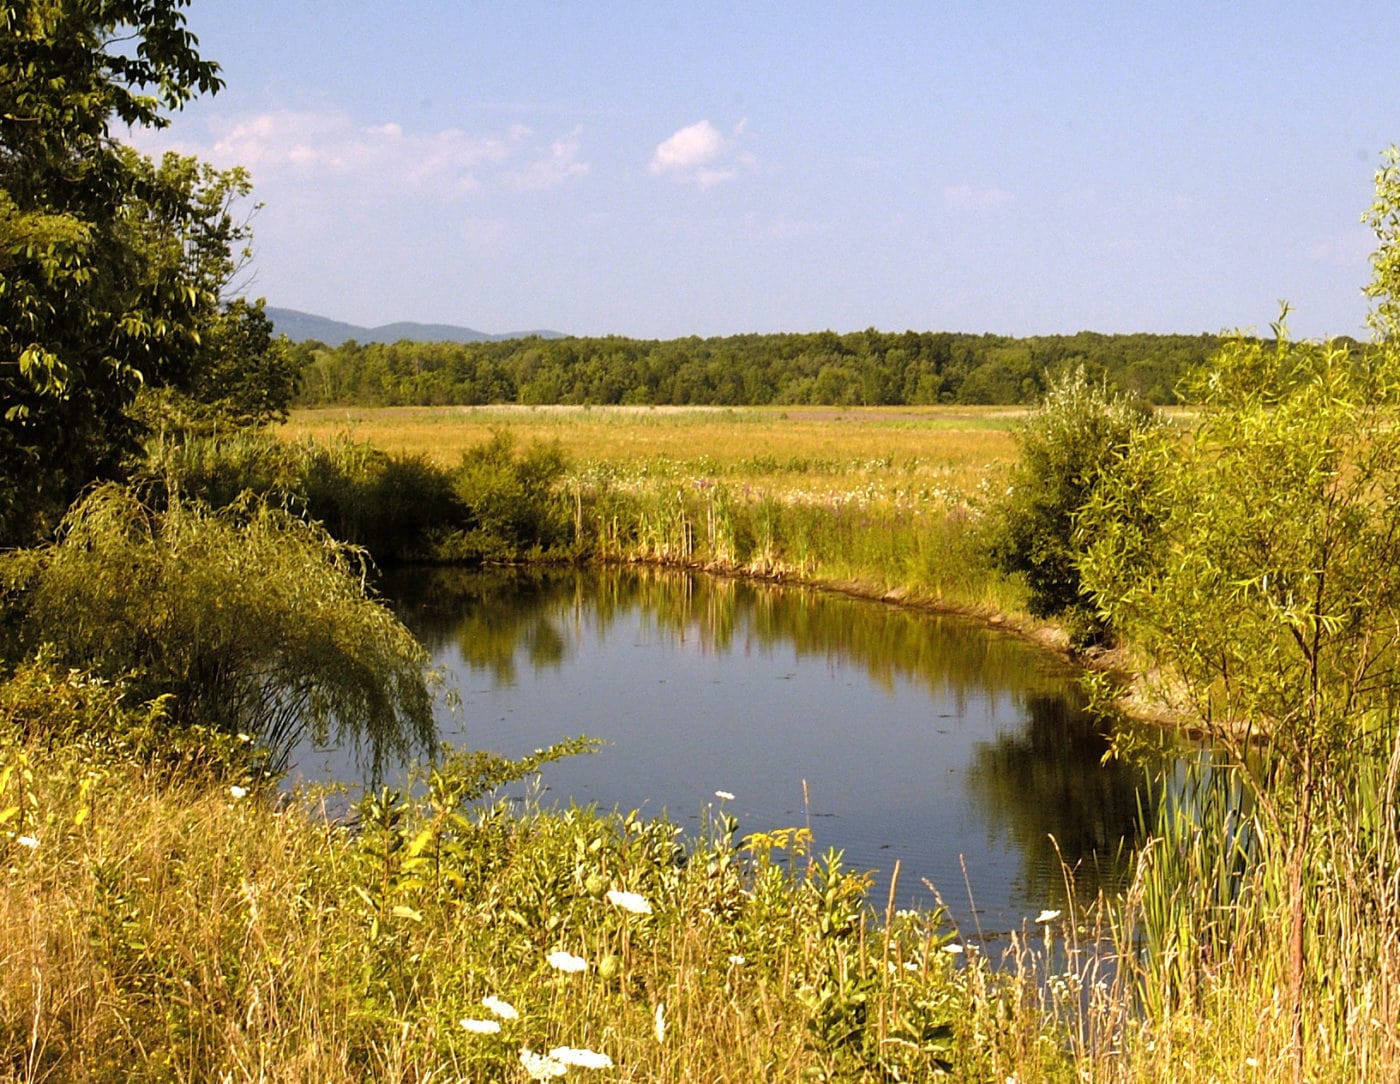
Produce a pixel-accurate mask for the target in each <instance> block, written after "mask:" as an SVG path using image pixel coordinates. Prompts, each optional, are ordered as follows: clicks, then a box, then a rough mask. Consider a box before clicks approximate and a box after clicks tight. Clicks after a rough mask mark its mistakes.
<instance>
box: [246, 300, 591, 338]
mask: <svg viewBox="0 0 1400 1084" xmlns="http://www.w3.org/2000/svg"><path fill="white" fill-rule="evenodd" d="M266 312H267V316H268V319H270V320H271V321H272V326H273V329H274V331H275V332H276V333H277V334H278V335H285V336H287V338H289V339H291V340H292V341H293V342H302V341H304V340H306V339H315V340H316V341H317V342H323V343H325V344H326V345H327V346H339V345H340V344H341V343H343V342H345V341H347V340H349V339H354V340H355V341H356V342H360V343H396V342H398V341H399V340H401V339H409V340H411V341H413V342H422V343H480V342H500V341H502V340H505V339H524V338H528V337H529V336H531V335H538V336H539V337H540V338H542V339H562V338H563V337H564V336H563V335H562V334H561V333H560V332H558V331H508V332H506V333H505V334H504V335H488V334H487V333H486V332H484V331H477V330H475V329H474V328H469V327H457V326H455V325H453V324H414V323H408V322H402V321H401V322H399V323H396V324H381V325H380V326H379V327H360V326H358V325H356V324H347V323H345V322H343V321H341V320H329V319H327V318H326V317H324V316H315V315H313V314H312V313H309V312H298V311H297V310H296V309H275V308H273V307H272V306H271V305H269V306H268V307H267V309H266Z"/></svg>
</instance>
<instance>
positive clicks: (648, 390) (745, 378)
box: [289, 328, 1224, 407]
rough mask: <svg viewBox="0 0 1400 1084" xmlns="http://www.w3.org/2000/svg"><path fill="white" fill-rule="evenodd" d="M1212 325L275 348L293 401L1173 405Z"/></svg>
mask: <svg viewBox="0 0 1400 1084" xmlns="http://www.w3.org/2000/svg"><path fill="white" fill-rule="evenodd" d="M1222 341H1224V340H1223V338H1222V336H1219V335H1208V334H1201V335H1158V334H1119V335H1109V334H1101V333H1097V332H1091V331H1081V332H1079V333H1078V334H1075V335H1041V336H1032V337H1029V338H1014V337H1011V336H1006V335H992V334H986V335H973V334H967V333H959V332H946V331H941V332H931V331H923V332H921V331H903V332H882V331H877V330H875V329H874V328H869V329H867V330H865V331H857V332H852V333H848V334H837V333H836V332H832V331H820V332H812V333H802V334H797V333H792V334H762V335H760V334H751V335H732V336H726V337H717V338H699V337H695V336H692V337H689V338H682V339H668V340H643V339H631V338H624V337H620V336H606V337H593V338H585V337H568V338H559V339H545V338H539V337H529V338H523V339H511V340H506V341H503V342H479V343H446V342H437V343H426V342H410V341H406V340H405V341H401V342H397V343H392V344H386V343H357V342H355V341H353V340H352V341H350V342H346V343H343V344H342V345H340V346H337V347H329V346H326V345H325V344H324V343H320V342H316V341H314V340H311V341H306V342H302V343H297V344H295V345H293V346H291V347H290V348H289V350H290V355H291V358H292V361H293V363H294V365H295V367H296V368H297V370H298V372H299V373H300V378H301V387H300V392H299V394H298V398H297V403H298V405H301V406H308V407H310V406H330V405H359V406H445V405H457V404H460V405H480V404H487V403H521V404H526V405H543V404H549V403H569V404H590V405H599V406H601V405H611V404H631V405H658V406H660V405H675V406H739V405H770V404H771V405H785V404H792V405H801V404H822V405H828V406H913V405H927V404H935V403H963V404H1012V403H1032V402H1038V401H1039V400H1040V398H1041V397H1042V396H1043V394H1044V393H1045V391H1046V389H1047V388H1048V387H1049V386H1050V384H1051V382H1052V381H1053V379H1054V377H1055V376H1056V375H1057V374H1061V373H1065V372H1070V371H1077V370H1079V369H1083V370H1084V371H1085V372H1086V373H1088V374H1089V375H1090V376H1091V377H1092V378H1094V379H1103V380H1106V381H1107V382H1108V383H1109V384H1110V385H1111V386H1113V387H1115V388H1116V389H1118V390H1120V391H1122V392H1123V393H1125V394H1128V395H1131V396H1133V397H1134V398H1137V399H1141V400H1143V401H1145V402H1148V403H1155V404H1170V403H1175V402H1177V387H1178V385H1179V384H1180V381H1181V379H1182V377H1183V376H1184V375H1185V374H1186V373H1188V372H1190V371H1191V370H1193V369H1196V368H1199V367H1200V366H1201V365H1203V364H1204V363H1205V362H1206V361H1207V360H1208V359H1209V358H1210V357H1211V356H1212V355H1213V354H1214V353H1215V351H1216V350H1218V349H1219V347H1220V345H1221V343H1222Z"/></svg>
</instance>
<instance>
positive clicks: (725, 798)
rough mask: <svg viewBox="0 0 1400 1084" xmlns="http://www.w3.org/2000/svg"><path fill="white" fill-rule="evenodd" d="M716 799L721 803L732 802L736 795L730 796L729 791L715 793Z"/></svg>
mask: <svg viewBox="0 0 1400 1084" xmlns="http://www.w3.org/2000/svg"><path fill="white" fill-rule="evenodd" d="M715 797H716V798H718V799H719V800H720V801H721V802H732V801H733V800H734V795H732V794H730V793H729V791H727V790H717V791H715Z"/></svg>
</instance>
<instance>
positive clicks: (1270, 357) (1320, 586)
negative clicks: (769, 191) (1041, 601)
mask: <svg viewBox="0 0 1400 1084" xmlns="http://www.w3.org/2000/svg"><path fill="white" fill-rule="evenodd" d="M1396 170H1397V158H1396V155H1395V152H1394V151H1392V152H1390V153H1389V154H1388V155H1387V157H1386V160H1385V165H1384V166H1383V168H1382V169H1381V170H1380V172H1379V173H1378V175H1377V203H1376V205H1375V206H1374V207H1373V208H1372V210H1371V212H1370V213H1369V214H1368V216H1367V221H1369V222H1370V223H1371V225H1372V226H1373V228H1374V229H1375V231H1376V234H1377V239H1378V242H1379V243H1378V247H1377V252H1376V255H1375V257H1374V260H1373V265H1374V269H1375V279H1374V281H1373V285H1372V288H1371V289H1370V291H1369V293H1370V294H1371V296H1372V297H1374V298H1376V299H1377V302H1378V304H1377V306H1376V309H1375V312H1374V314H1373V323H1374V325H1375V327H1376V329H1377V335H1376V337H1375V339H1374V340H1373V342H1372V343H1371V344H1370V345H1369V347H1367V348H1366V349H1365V350H1364V351H1362V352H1359V353H1358V352H1357V351H1355V350H1353V349H1351V348H1350V346H1349V344H1344V343H1338V342H1321V343H1318V342H1295V341H1293V340H1291V339H1290V338H1289V336H1288V333H1287V328H1286V324H1285V322H1284V320H1283V319H1280V321H1279V323H1278V324H1276V325H1275V327H1274V332H1275V335H1274V340H1273V341H1272V342H1262V341H1260V340H1258V339H1257V338H1253V337H1249V336H1245V335H1240V336H1237V337H1235V338H1234V339H1232V340H1230V341H1228V342H1227V343H1226V344H1225V345H1224V346H1223V347H1222V349H1221V350H1220V351H1219V353H1218V354H1217V355H1216V356H1215V358H1214V359H1213V361H1212V362H1211V363H1210V364H1209V365H1208V366H1207V367H1206V368H1205V369H1203V370H1202V371H1201V372H1200V373H1199V374H1197V375H1196V377H1195V378H1194V379H1193V380H1192V381H1191V382H1190V383H1189V385H1188V387H1187V392H1188V398H1189V399H1190V400H1191V401H1193V402H1195V403H1196V404H1198V407H1199V416H1198V420H1197V421H1196V423H1195V425H1194V426H1193V428H1192V429H1191V430H1190V431H1189V432H1188V433H1187V434H1185V435H1184V436H1183V435H1181V434H1175V435H1174V434H1171V433H1168V432H1156V433H1145V434H1143V438H1142V439H1141V440H1140V441H1138V442H1137V444H1136V445H1135V447H1134V449H1133V451H1132V453H1131V454H1130V456H1129V461H1130V464H1131V469H1126V470H1123V471H1121V472H1118V473H1117V474H1116V475H1115V476H1114V478H1112V479H1110V480H1109V482H1108V483H1106V484H1105V485H1104V486H1103V487H1102V488H1101V489H1100V491H1098V492H1097V493H1096V494H1095V496H1094V498H1093V499H1092V500H1091V502H1090V505H1089V507H1088V509H1087V510H1086V511H1085V513H1084V514H1083V515H1082V517H1081V519H1080V523H1079V530H1080V536H1081V539H1082V541H1083V542H1084V545H1085V557H1084V558H1083V560H1082V561H1081V563H1080V570H1081V572H1082V575H1083V577H1084V584H1085V586H1086V587H1087V588H1088V589H1089V590H1090V591H1091V592H1093V594H1094V596H1095V597H1096V598H1097V600H1098V603H1099V606H1100V607H1101V610H1102V612H1103V613H1104V614H1105V615H1106V616H1107V617H1108V618H1109V619H1111V620H1112V621H1113V622H1114V624H1115V625H1116V626H1117V627H1118V628H1120V629H1124V630H1126V631H1127V633H1128V635H1129V637H1130V638H1131V639H1132V640H1133V641H1134V642H1136V643H1137V644H1139V645H1142V646H1143V647H1144V648H1145V649H1146V650H1148V651H1149V652H1151V653H1152V655H1153V658H1154V660H1155V661H1156V662H1157V663H1158V664H1159V665H1160V666H1161V668H1162V672H1163V673H1164V674H1167V675H1169V676H1170V678H1171V679H1173V681H1174V683H1175V684H1174V688H1175V689H1176V691H1177V692H1178V693H1180V695H1181V696H1182V697H1183V698H1184V700H1185V706H1186V707H1188V708H1189V709H1190V710H1191V711H1192V713H1193V714H1194V715H1195V716H1196V717H1197V718H1198V719H1199V720H1200V721H1201V722H1203V723H1204V725H1205V726H1206V727H1207V728H1208V730H1209V731H1210V733H1211V735H1212V736H1213V738H1214V740H1215V742H1216V744H1217V746H1218V747H1219V748H1221V749H1223V750H1225V751H1226V754H1227V756H1228V759H1229V761H1230V763H1231V766H1232V769H1233V772H1234V774H1235V777H1236V778H1239V779H1241V780H1243V781H1244V783H1245V786H1246V789H1247V792H1248V795H1249V798H1250V800H1251V801H1252V802H1253V803H1254V805H1255V806H1256V807H1257V809H1258V811H1259V817H1260V823H1261V824H1262V825H1263V830H1264V832H1265V833H1266V834H1267V836H1268V837H1269V839H1270V840H1271V841H1273V842H1274V843H1276V844H1277V847H1278V850H1279V853H1281V855H1282V859H1281V862H1282V864H1283V865H1284V867H1285V869H1284V870H1283V873H1284V877H1283V878H1282V880H1281V883H1282V885H1283V891H1282V895H1283V896H1284V897H1285V900H1284V905H1285V908H1286V914H1287V926H1288V940H1287V946H1288V951H1287V966H1286V972H1287V975H1288V990H1289V1003H1290V1006H1291V1012H1292V1040H1293V1044H1294V1050H1295V1052H1296V1059H1295V1065H1296V1077H1297V1079H1300V1080H1301V1079H1302V1076H1303V1072H1304V1064H1303V1051H1304V1034H1303V1030H1304V1025H1305V1016H1304V1011H1303V1010H1304V1005H1305V1003H1307V1002H1308V998H1309V993H1310V992H1311V993H1312V994H1317V995H1319V997H1318V998H1317V999H1315V1000H1314V1001H1313V1002H1312V1003H1313V1004H1314V1005H1318V1006H1321V1004H1323V1001H1324V999H1323V998H1321V996H1320V995H1321V994H1322V985H1323V984H1324V983H1326V984H1328V985H1330V986H1332V987H1333V990H1332V994H1331V995H1329V997H1328V998H1327V999H1326V1000H1331V998H1332V997H1335V996H1336V993H1337V992H1338V990H1337V987H1339V986H1342V985H1344V984H1345V983H1346V982H1347V981H1348V975H1347V974H1344V973H1341V972H1334V973H1331V974H1328V973H1327V969H1326V968H1325V967H1313V968H1311V969H1309V968H1308V967H1307V966H1306V965H1307V962H1308V961H1309V960H1311V959H1315V960H1318V961H1321V960H1327V959H1336V958H1337V955H1336V954H1337V953H1338V951H1340V949H1339V946H1338V945H1337V944H1336V943H1335V938H1332V937H1330V936H1327V935H1325V934H1324V929H1325V927H1324V925H1323V923H1324V921H1325V916H1323V915H1321V914H1319V912H1320V911H1321V910H1323V909H1324V908H1325V907H1327V906H1328V905H1329V904H1330V903H1333V902H1336V901H1339V900H1340V901H1342V902H1343V903H1344V902H1345V897H1346V896H1347V895H1348V893H1352V892H1354V891H1356V889H1355V887H1354V886H1347V885H1340V884H1339V883H1338V878H1339V877H1340V876H1341V874H1340V873H1339V872H1338V871H1339V870H1341V869H1342V865H1343V863H1342V860H1341V856H1342V855H1344V854H1347V853H1352V854H1356V853H1359V850H1360V849H1361V848H1374V847H1375V846H1376V845H1377V841H1376V840H1375V839H1374V838H1367V839H1363V838H1361V832H1362V827H1361V826H1362V824H1363V823H1365V824H1366V828H1365V831H1366V832H1368V833H1370V832H1373V831H1376V832H1379V833H1380V834H1382V835H1384V836H1385V837H1386V838H1385V840H1383V841H1382V842H1381V850H1380V852H1379V853H1388V854H1390V856H1391V858H1390V861H1392V862H1393V860H1394V854H1395V847H1396V845H1397V842H1400V841H1397V840H1396V839H1394V838H1393V837H1394V834H1395V824H1394V823H1393V818H1389V819H1386V818H1382V821H1383V823H1380V824H1373V823H1371V822H1369V821H1367V819H1366V817H1364V816H1362V815H1361V813H1360V811H1359V809H1358V804H1357V798H1356V791H1357V781H1358V778H1359V774H1361V773H1365V772H1366V771H1367V770H1368V768H1373V767H1374V766H1376V765H1380V766H1381V768H1382V772H1381V774H1382V775H1384V766H1385V765H1387V764H1391V765H1393V764H1394V763H1395V761H1394V760H1393V758H1394V757H1395V755H1396V750H1397V744H1396V742H1397V727H1396V714H1395V705H1396V704H1397V702H1400V426H1397V424H1396V411H1397V408H1400V340H1398V339H1397V337H1396V335H1395V330H1396V313H1397V308H1396V299H1397V292H1396V287H1397V285H1400V276H1398V275H1397V274H1396V268H1397V267H1400V259H1398V257H1400V231H1397V222H1400V218H1397V213H1396V212H1397V209H1400V201H1398V199H1397V197H1400V184H1397V172H1396ZM1286 315H1287V309H1286V308H1285V311H1284V317H1286ZM1372 778H1374V774H1372ZM1395 785H1396V780H1395V777H1394V772H1393V771H1392V772H1391V773H1390V776H1389V777H1388V778H1387V779H1386V781H1385V782H1383V783H1382V784H1381V786H1382V789H1383V790H1384V792H1385V793H1384V794H1383V796H1382V804H1383V805H1385V806H1390V804H1391V803H1393V801H1394V798H1395ZM1372 853H1375V852H1372ZM1328 893H1332V894H1331V895H1328ZM1310 899H1311V900H1312V905H1311V906H1310ZM1393 904H1394V901H1393V900H1392V907H1391V909H1390V912H1389V913H1386V914H1382V915H1379V916H1375V919H1376V920H1377V921H1381V922H1386V923H1391V924H1392V925H1395V924H1396V922H1397V919H1400V915H1397V914H1396V913H1394V907H1393ZM1367 970H1368V969H1366V968H1360V969H1358V970H1354V971H1352V972H1350V976H1354V977H1360V978H1361V979H1362V980H1363V981H1369V977H1368V976H1367V975H1366V974H1365V972H1366V971H1367ZM1310 984H1311V986H1310ZM1342 992H1343V993H1350V992H1351V991H1342ZM1338 1011H1339V1012H1340V1011H1341V1010H1338ZM1343 1029H1345V1024H1343Z"/></svg>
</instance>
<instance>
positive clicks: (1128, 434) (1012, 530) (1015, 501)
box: [992, 368, 1159, 642]
mask: <svg viewBox="0 0 1400 1084" xmlns="http://www.w3.org/2000/svg"><path fill="white" fill-rule="evenodd" d="M1157 428H1159V422H1158V419H1157V417H1156V415H1154V414H1153V413H1152V412H1151V411H1150V410H1149V409H1147V408H1146V407H1144V406H1142V405H1141V404H1140V403H1138V402H1137V401H1135V400H1130V399H1128V398H1127V397H1126V396H1123V395H1119V394H1115V393H1113V392H1110V391H1109V390H1108V388H1107V386H1106V385H1105V384H1103V383H1102V382H1099V383H1095V382H1094V381H1091V380H1090V379H1089V378H1088V377H1087V376H1086V375H1085V373H1084V370H1083V368H1078V369H1075V370H1074V371H1072V372H1070V373H1066V374H1064V375H1063V376H1061V377H1060V378H1058V379H1057V380H1055V381H1054V382H1052V384H1051V386H1050V389H1049V391H1047V392H1046V394H1045V399H1044V401H1043V402H1042V403H1041V405H1040V407H1039V408H1038V409H1037V410H1036V411H1035V413H1034V414H1032V415H1031V417H1030V418H1029V419H1028V420H1027V421H1026V423H1025V424H1024V425H1023V426H1022V427H1021V428H1020V429H1019V430H1018V431H1017V434H1016V439H1017V443H1018V444H1019V445H1020V451H1021V455H1020V458H1019V460H1018V461H1017V463H1016V466H1015V467H1014V468H1013V470H1012V474H1011V488H1010V492H1009V494H1008V496H1007V498H1006V500H1005V502H1004V504H1003V505H1002V508H1001V511H1000V516H999V523H998V525H997V529H996V533H995V535H994V537H993V540H992V553H993V558H994V559H995V561H996V562H997V564H998V565H999V566H1000V567H1001V568H1002V570H1003V571H1006V572H1010V573H1015V574H1019V575H1021V576H1023V577H1024V578H1025V581H1026V586H1027V587H1028V588H1029V590H1030V600H1029V601H1030V610H1031V613H1032V614H1034V615H1036V616H1038V617H1051V616H1056V617H1060V618H1062V619H1063V620H1064V621H1065V623H1066V625H1067V626H1068V627H1069V628H1070V631H1071V635H1072V636H1073V637H1074V638H1075V639H1076V640H1078V641H1080V642H1087V641H1092V640H1094V639H1097V638H1098V637H1100V636H1101V635H1102V634H1103V632H1104V631H1105V624H1104V622H1103V620H1102V619H1101V618H1100V616H1099V614H1098V613H1097V612H1096V608H1095V606H1094V604H1093V598H1092V596H1091V595H1090V594H1089V592H1088V591H1087V590H1085V588H1084V586H1083V584H1082V583H1081V582H1080V572H1079V561H1080V558H1081V556H1082V553H1083V539H1082V536H1080V535H1078V534H1077V533H1076V527H1077V522H1078V517H1079V514H1080V512H1081V510H1082V509H1083V508H1084V507H1085V506H1086V505H1087V504H1088V503H1089V501H1090V500H1091V498H1092V497H1093V496H1094V494H1095V492H1096V490H1097V489H1098V488H1099V487H1100V486H1101V485H1102V484H1104V480H1105V478H1107V477H1108V475H1110V474H1111V473H1112V472H1114V471H1115V470H1120V469H1122V465H1123V460H1124V457H1125V456H1126V455H1127V452H1128V450H1129V448H1130V447H1131V446H1132V444H1133V442H1134V441H1135V440H1137V439H1139V438H1140V437H1142V436H1143V435H1145V434H1146V433H1148V432H1151V431H1153V430H1155V429H1157Z"/></svg>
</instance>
